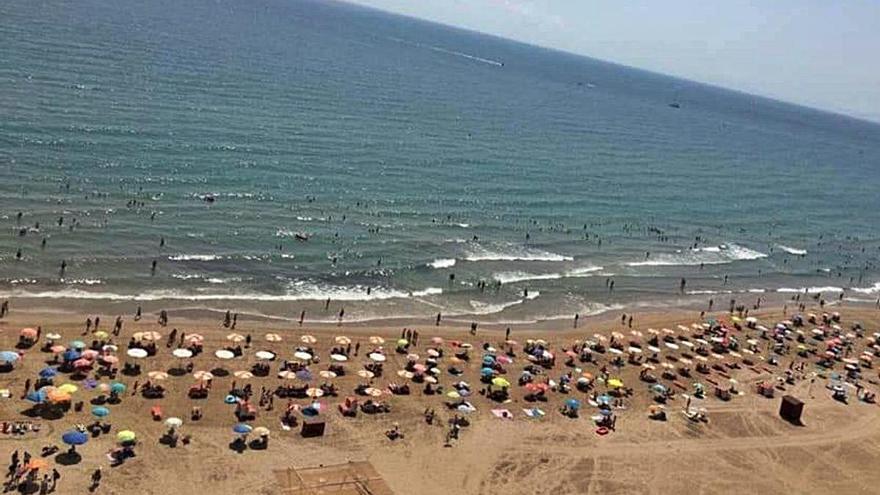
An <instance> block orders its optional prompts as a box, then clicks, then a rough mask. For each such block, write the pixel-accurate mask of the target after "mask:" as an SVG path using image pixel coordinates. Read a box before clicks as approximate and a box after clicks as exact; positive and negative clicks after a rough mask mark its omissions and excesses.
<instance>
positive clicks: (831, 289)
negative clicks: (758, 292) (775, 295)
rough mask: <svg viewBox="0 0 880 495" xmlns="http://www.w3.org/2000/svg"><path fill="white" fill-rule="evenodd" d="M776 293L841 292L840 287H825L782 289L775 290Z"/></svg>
mask: <svg viewBox="0 0 880 495" xmlns="http://www.w3.org/2000/svg"><path fill="white" fill-rule="evenodd" d="M776 292H781V293H790V294H797V293H800V294H804V293H806V294H818V293H820V292H843V288H842V287H834V286H825V287H801V288H800V289H793V288H791V287H782V288H779V289H776Z"/></svg>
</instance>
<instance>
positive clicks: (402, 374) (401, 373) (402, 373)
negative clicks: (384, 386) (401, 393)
mask: <svg viewBox="0 0 880 495" xmlns="http://www.w3.org/2000/svg"><path fill="white" fill-rule="evenodd" d="M397 376H399V377H401V378H406V379H407V380H411V379H412V377H414V376H415V374H413V373H412V372H409V371H406V370H398V371H397Z"/></svg>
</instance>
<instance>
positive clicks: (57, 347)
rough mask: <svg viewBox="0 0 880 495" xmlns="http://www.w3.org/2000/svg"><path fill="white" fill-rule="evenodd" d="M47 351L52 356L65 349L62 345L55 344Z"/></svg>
mask: <svg viewBox="0 0 880 495" xmlns="http://www.w3.org/2000/svg"><path fill="white" fill-rule="evenodd" d="M49 350H50V351H51V352H52V354H61V353H62V352H64V351H66V350H67V347H64V346H63V345H59V344H56V345H53V346H52V347H50V348H49ZM74 352H75V351H74Z"/></svg>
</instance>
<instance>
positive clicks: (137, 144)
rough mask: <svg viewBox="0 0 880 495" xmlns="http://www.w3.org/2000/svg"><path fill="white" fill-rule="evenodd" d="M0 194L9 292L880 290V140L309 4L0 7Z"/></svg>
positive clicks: (310, 297)
mask: <svg viewBox="0 0 880 495" xmlns="http://www.w3.org/2000/svg"><path fill="white" fill-rule="evenodd" d="M792 84H797V82H796V81H793V82H792ZM671 104H675V105H671ZM675 106H677V107H678V108H675ZM0 174H2V181H0V214H2V218H0V226H2V232H3V234H2V236H0V296H3V297H12V298H14V299H38V300H43V301H48V302H51V301H53V300H56V299H58V298H78V299H94V300H105V299H107V300H123V301H128V300H132V301H134V300H138V301H160V302H161V303H162V304H167V305H178V306H188V307H214V308H219V307H228V306H234V307H237V308H244V309H247V308H249V307H253V308H259V311H262V312H269V313H272V314H275V315H278V316H285V317H298V315H299V311H300V310H301V309H302V308H306V307H309V308H311V307H315V308H322V304H321V302H320V301H324V300H325V299H326V298H328V297H329V298H331V304H332V307H331V308H330V309H329V310H328V311H326V312H323V311H322V310H315V312H314V313H310V315H309V317H310V318H314V319H324V318H332V314H333V313H335V311H336V310H338V309H339V308H340V307H342V306H344V307H345V309H346V318H348V319H353V320H356V319H360V320H363V319H370V318H380V317H389V316H416V317H430V316H432V315H434V314H436V313H437V312H442V313H444V314H445V315H450V316H452V315H457V316H456V317H458V318H462V319H481V320H491V321H531V320H539V319H551V318H570V317H571V315H573V314H574V313H580V314H588V313H596V312H601V311H606V310H609V309H615V310H617V309H620V310H622V311H626V310H627V309H630V308H643V307H654V306H657V307H660V306H662V305H667V304H694V305H696V304H699V305H704V304H705V301H706V300H707V298H710V297H715V298H717V300H718V301H719V305H720V304H721V302H722V301H723V305H725V306H726V302H727V301H728V300H729V299H731V298H737V299H738V300H740V301H743V302H746V301H749V302H751V301H753V300H754V299H755V298H756V297H758V296H764V297H768V298H772V297H779V298H782V297H786V298H787V297H790V296H791V295H793V294H794V293H796V292H802V291H803V290H804V289H810V288H812V290H813V291H814V292H818V291H821V292H823V294H825V295H826V297H828V298H829V299H832V298H833V299H837V294H838V293H839V291H841V290H845V297H846V298H847V299H850V300H855V301H864V302H870V301H873V300H876V298H877V297H878V292H880V285H878V282H880V268H878V264H877V262H878V254H880V230H878V227H880V217H878V211H880V194H878V192H880V126H878V125H877V124H873V123H868V122H863V121H858V120H854V119H850V118H847V117H843V116H838V115H832V114H828V113H823V112H819V111H815V110H810V109H807V108H803V107H798V106H793V105H789V104H785V103H780V102H777V101H772V100H768V99H764V98H759V97H755V96H750V95H746V94H740V93H735V92H730V91H726V90H721V89H717V88H713V87H709V86H705V85H701V84H697V83H693V82H688V81H683V80H680V79H673V78H669V77H664V76H661V75H657V74H652V73H647V72H643V71H639V70H634V69H630V68H625V67H621V66H617V65H613V64H608V63H605V62H600V61H597V60H593V59H589V58H585V57H580V56H575V55H571V54H566V53H562V52H557V51H551V50H546V49H541V48H536V47H533V46H528V45H524V44H519V43H514V42H510V41H506V40H502V39H498V38H493V37H489V36H486V35H481V34H476V33H471V32H466V31H461V30H457V29H453V28H449V27H444V26H440V25H436V24H431V23H427V22H422V21H417V20H412V19H408V18H403V17H397V16H392V15H389V14H385V13H380V12H378V11H373V10H367V9H363V8H360V7H353V6H349V5H346V4H342V3H335V2H328V1H317V0H255V1H252V2H242V1H231V0H214V1H207V0H175V1H167V0H157V1H149V2H135V1H131V0H119V1H114V2H103V1H94V0H77V1H65V0H12V1H5V2H2V3H0ZM19 213H20V214H21V216H20V217H19ZM298 234H299V235H300V236H302V237H308V240H298V239H297V238H296V236H297V235H298ZM44 240H45V246H43V245H42V243H43V241H44ZM163 240H164V245H161V244H162V241H163ZM19 256H20V258H19ZM154 260H155V262H156V268H155V271H153V270H152V269H151V265H152V262H153V261H154ZM62 261H64V262H65V263H66V268H65V270H64V273H63V274H62V273H61V269H60V265H61V263H62ZM453 276H454V277H453ZM725 277H727V280H726V282H725ZM682 278H685V279H686V286H685V288H684V291H681V290H680V288H681V279H682ZM611 280H613V281H614V290H613V291H610V290H609V289H608V285H609V283H610V281H611ZM481 281H485V282H486V287H485V289H481V288H480V287H481V283H480V282H481ZM498 281H500V282H501V285H500V287H499V286H498V284H497V282H498ZM310 305H311V306H310Z"/></svg>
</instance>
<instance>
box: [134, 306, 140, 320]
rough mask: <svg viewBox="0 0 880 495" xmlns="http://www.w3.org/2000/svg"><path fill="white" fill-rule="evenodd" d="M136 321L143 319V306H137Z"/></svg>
mask: <svg viewBox="0 0 880 495" xmlns="http://www.w3.org/2000/svg"><path fill="white" fill-rule="evenodd" d="M134 321H141V307H140V306H138V307H137V311H135V313H134Z"/></svg>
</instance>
